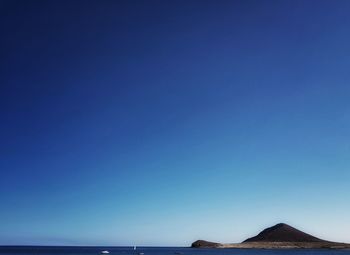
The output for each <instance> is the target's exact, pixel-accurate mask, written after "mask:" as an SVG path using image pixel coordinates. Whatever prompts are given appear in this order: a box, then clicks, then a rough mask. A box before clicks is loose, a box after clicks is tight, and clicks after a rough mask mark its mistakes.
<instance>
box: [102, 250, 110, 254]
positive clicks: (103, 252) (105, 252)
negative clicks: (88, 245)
mask: <svg viewBox="0 0 350 255" xmlns="http://www.w3.org/2000/svg"><path fill="white" fill-rule="evenodd" d="M101 254H109V251H107V250H105V251H101Z"/></svg>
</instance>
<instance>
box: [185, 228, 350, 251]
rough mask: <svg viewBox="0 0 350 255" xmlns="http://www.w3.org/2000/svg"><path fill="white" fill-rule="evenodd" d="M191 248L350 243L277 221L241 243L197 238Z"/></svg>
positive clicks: (339, 246)
mask: <svg viewBox="0 0 350 255" xmlns="http://www.w3.org/2000/svg"><path fill="white" fill-rule="evenodd" d="M191 247H193V248H239V249H296V248H298V249H300V248H302V249H350V244H346V243H337V242H330V241H326V240H322V239H319V238H317V237H314V236H312V235H310V234H307V233H304V232H302V231H300V230H298V229H296V228H293V227H292V226H289V225H287V224H284V223H279V224H277V225H275V226H272V227H270V228H267V229H265V230H263V231H261V232H260V233H259V234H258V235H256V236H254V237H251V238H248V239H247V240H245V241H243V242H242V243H230V244H222V243H215V242H209V241H205V240H197V241H195V242H194V243H192V246H191Z"/></svg>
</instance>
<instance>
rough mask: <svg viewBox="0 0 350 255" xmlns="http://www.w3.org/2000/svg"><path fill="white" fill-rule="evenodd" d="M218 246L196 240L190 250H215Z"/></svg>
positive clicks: (217, 244)
mask: <svg viewBox="0 0 350 255" xmlns="http://www.w3.org/2000/svg"><path fill="white" fill-rule="evenodd" d="M219 245H220V244H219V243H214V242H208V241H205V240H197V241H195V242H194V243H192V245H191V247H192V248H216V247H218V246H219Z"/></svg>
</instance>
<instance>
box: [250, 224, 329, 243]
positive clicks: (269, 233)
mask: <svg viewBox="0 0 350 255" xmlns="http://www.w3.org/2000/svg"><path fill="white" fill-rule="evenodd" d="M246 242H323V240H321V239H318V238H317V237H314V236H312V235H309V234H307V233H304V232H302V231H300V230H298V229H296V228H293V227H291V226H289V225H287V224H284V223H280V224H277V225H275V226H273V227H270V228H267V229H265V230H263V231H261V232H260V233H259V234H258V235H257V236H254V237H251V238H248V239H247V240H245V241H244V242H243V243H246Z"/></svg>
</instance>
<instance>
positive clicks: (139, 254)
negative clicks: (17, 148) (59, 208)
mask: <svg viewBox="0 0 350 255" xmlns="http://www.w3.org/2000/svg"><path fill="white" fill-rule="evenodd" d="M102 251H109V255H350V250H328V249H320V250H314V249H283V250H277V249H272V250H261V249H205V248H201V249H198V248H180V247H137V249H136V250H134V249H133V247H78V246H74V247H67V246H64V247H63V246H50V247H48V246H0V254H1V255H3V254H8V255H24V254H28V255H51V254H52V255H66V254H67V255H99V254H102V253H101V252H102Z"/></svg>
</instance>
